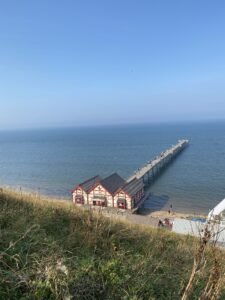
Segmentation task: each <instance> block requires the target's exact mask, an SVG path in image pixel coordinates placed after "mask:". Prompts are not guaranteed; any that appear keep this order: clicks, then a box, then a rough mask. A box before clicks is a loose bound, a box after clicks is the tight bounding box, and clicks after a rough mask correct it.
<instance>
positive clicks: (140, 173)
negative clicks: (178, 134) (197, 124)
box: [127, 139, 189, 186]
mask: <svg viewBox="0 0 225 300" xmlns="http://www.w3.org/2000/svg"><path fill="white" fill-rule="evenodd" d="M188 144H189V140H187V139H182V140H179V141H178V142H177V143H176V145H173V146H172V147H171V148H169V149H167V150H166V151H164V152H162V153H161V154H160V155H158V156H156V158H155V159H153V160H151V161H149V162H147V163H146V164H145V165H144V166H143V167H141V168H139V169H138V170H136V171H135V172H134V173H133V175H131V176H130V177H129V178H128V179H127V182H130V181H131V180H133V179H134V178H137V179H140V178H142V179H143V183H144V185H145V186H148V185H150V184H151V182H152V180H153V179H154V177H156V176H157V175H159V173H160V171H161V170H162V169H163V168H165V167H166V166H167V165H168V164H169V162H170V161H171V160H172V159H174V158H175V157H176V156H177V155H178V154H179V153H180V152H181V151H182V150H183V149H185V148H186V146H187V145H188Z"/></svg>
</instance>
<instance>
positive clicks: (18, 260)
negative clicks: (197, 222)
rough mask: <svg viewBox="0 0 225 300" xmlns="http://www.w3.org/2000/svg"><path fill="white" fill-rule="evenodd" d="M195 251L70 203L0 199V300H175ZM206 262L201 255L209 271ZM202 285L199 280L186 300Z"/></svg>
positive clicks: (185, 240)
mask: <svg viewBox="0 0 225 300" xmlns="http://www.w3.org/2000/svg"><path fill="white" fill-rule="evenodd" d="M195 247H196V240H194V239H193V238H191V237H188V236H184V237H182V236H178V235H175V234H172V233H170V232H167V231H164V230H157V229H151V228H148V227H144V226H137V225H135V226H131V225H129V224H126V223H122V222H113V221H110V220H109V219H107V218H104V217H103V216H101V215H100V214H96V213H92V212H90V211H83V210H82V209H78V208H76V207H74V206H73V205H72V204H70V203H61V202H60V201H47V200H38V199H35V197H32V196H23V198H22V197H21V196H20V195H18V194H16V193H12V192H9V191H7V192H3V193H0V299H1V300H4V299H21V300H22V299H32V300H33V299H34V300H35V299H38V300H39V299H65V300H66V299H124V300H125V299H133V300H134V299H166V300H168V299H173V300H176V299H180V294H181V292H182V290H183V288H184V286H185V285H186V284H187V281H188V278H189V275H190V272H191V268H192V263H193V253H194V251H195ZM223 259H224V257H223V254H221V262H222V260H223ZM211 260H212V258H211V254H210V249H209V250H208V253H207V261H208V265H209V267H210V263H211ZM206 277H207V271H206V272H205V273H204V274H199V276H198V280H197V283H196V285H195V287H194V289H193V292H192V295H191V298H190V299H192V300H194V299H198V297H199V295H200V293H201V291H202V289H203V287H204V284H205V282H206ZM221 297H222V298H221V299H225V295H224V294H223V293H222V294H221Z"/></svg>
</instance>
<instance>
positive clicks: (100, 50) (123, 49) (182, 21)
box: [0, 0, 225, 128]
mask: <svg viewBox="0 0 225 300" xmlns="http://www.w3.org/2000/svg"><path fill="white" fill-rule="evenodd" d="M221 118H225V1H224V0H211V1H209V0H177V1H176V0H170V1H168V0H164V1H163V0H155V1H151V0H136V1H134V0H111V1H108V0H104V1H103V0H102V1H98V0H95V1H93V0H89V1H85V0H81V1H79V0H71V1H69V0H61V1H58V0H48V1H47V0H38V1H30V0H27V1H24V0H20V1H18V0H14V1H12V0H7V1H3V0H0V128H27V127H28V128H32V127H54V126H55V127H59V126H80V125H101V124H123V123H146V122H160V121H180V120H205V119H221Z"/></svg>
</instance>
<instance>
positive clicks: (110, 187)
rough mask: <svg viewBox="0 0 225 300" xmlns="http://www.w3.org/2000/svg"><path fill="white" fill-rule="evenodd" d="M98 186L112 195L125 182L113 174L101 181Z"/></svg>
mask: <svg viewBox="0 0 225 300" xmlns="http://www.w3.org/2000/svg"><path fill="white" fill-rule="evenodd" d="M100 184H101V185H102V186H103V187H104V188H105V189H106V190H107V191H108V192H109V193H110V194H112V195H113V194H114V193H115V192H116V191H117V190H118V189H119V188H121V187H122V186H123V185H124V184H125V180H124V179H123V178H122V177H121V176H120V175H118V174H117V173H114V174H112V175H110V176H108V177H106V178H105V179H103V180H101V182H100Z"/></svg>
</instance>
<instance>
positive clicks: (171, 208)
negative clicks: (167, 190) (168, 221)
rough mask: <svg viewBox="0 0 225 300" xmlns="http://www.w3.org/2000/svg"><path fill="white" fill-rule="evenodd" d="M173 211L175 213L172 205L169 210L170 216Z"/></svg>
mask: <svg viewBox="0 0 225 300" xmlns="http://www.w3.org/2000/svg"><path fill="white" fill-rule="evenodd" d="M172 211H173V205H172V204H170V207H169V210H168V213H169V215H170V214H171V213H172Z"/></svg>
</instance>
